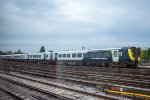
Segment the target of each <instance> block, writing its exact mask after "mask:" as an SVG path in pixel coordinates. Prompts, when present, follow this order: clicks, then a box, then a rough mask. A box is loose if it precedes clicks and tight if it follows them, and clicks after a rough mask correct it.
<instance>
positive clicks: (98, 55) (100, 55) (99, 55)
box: [95, 52, 103, 58]
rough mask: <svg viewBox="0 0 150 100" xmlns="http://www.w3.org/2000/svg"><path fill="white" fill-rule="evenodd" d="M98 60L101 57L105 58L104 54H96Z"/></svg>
mask: <svg viewBox="0 0 150 100" xmlns="http://www.w3.org/2000/svg"><path fill="white" fill-rule="evenodd" d="M95 56H96V58H101V57H103V53H101V52H98V53H96V55H95Z"/></svg>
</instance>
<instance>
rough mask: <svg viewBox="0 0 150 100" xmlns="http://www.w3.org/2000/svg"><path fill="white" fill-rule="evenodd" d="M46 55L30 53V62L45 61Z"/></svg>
mask: <svg viewBox="0 0 150 100" xmlns="http://www.w3.org/2000/svg"><path fill="white" fill-rule="evenodd" d="M44 55H45V54H44V53H28V56H29V60H44V59H45V57H44Z"/></svg>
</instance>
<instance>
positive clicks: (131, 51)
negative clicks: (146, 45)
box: [128, 47, 140, 66]
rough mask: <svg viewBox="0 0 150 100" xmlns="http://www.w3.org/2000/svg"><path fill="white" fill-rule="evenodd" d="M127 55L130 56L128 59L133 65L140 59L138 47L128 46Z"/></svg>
mask: <svg viewBox="0 0 150 100" xmlns="http://www.w3.org/2000/svg"><path fill="white" fill-rule="evenodd" d="M128 55H129V57H130V60H131V61H132V62H133V64H134V66H137V64H138V62H139V61H140V48H136V47H129V48H128Z"/></svg>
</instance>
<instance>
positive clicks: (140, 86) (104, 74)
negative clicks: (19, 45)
mask: <svg viewBox="0 0 150 100" xmlns="http://www.w3.org/2000/svg"><path fill="white" fill-rule="evenodd" d="M3 69H5V70H9V71H11V72H15V73H19V74H22V75H23V74H24V75H30V76H32V77H37V76H38V77H42V78H49V79H53V80H54V79H57V80H63V81H64V80H65V81H67V82H70V81H71V82H72V83H78V84H79V83H80V84H82V85H83V84H84V85H85V84H87V86H89V85H90V86H97V85H98V86H99V84H100V85H101V84H104V86H106V85H107V88H108V90H109V88H112V87H114V88H116V87H119V89H127V90H130V91H132V92H135V90H136V91H138V92H139V91H142V92H143V91H144V92H145V91H146V93H145V94H146V95H145V94H144V95H141V94H140V95H139V93H138V92H137V93H134V94H132V93H129V92H126V93H125V94H127V95H133V96H137V97H141V98H143V97H144V98H150V97H149V93H150V91H149V87H150V86H149V84H150V83H149V82H150V77H149V76H145V75H148V74H149V72H150V70H144V69H134V70H131V69H130V70H128V69H126V70H125V71H124V69H112V68H101V69H98V68H97V70H96V68H91V67H88V68H87V67H83V68H82V67H81V66H77V67H76V66H73V67H72V66H71V67H68V66H67V67H66V66H65V67H60V66H44V67H42V66H41V65H37V66H36V65H34V67H33V66H31V65H30V66H21V65H17V66H9V65H8V66H5V68H3ZM23 70H24V71H23ZM39 70H40V71H39ZM9 71H8V72H9ZM133 75H134V76H133ZM49 81H50V80H49ZM100 87H101V86H100ZM133 90H134V91H133ZM114 91H115V90H114ZM114 91H110V90H109V92H114ZM119 91H120V90H119ZM121 92H122V91H121ZM123 92H124V91H123ZM115 93H117V92H115ZM120 94H122V93H120Z"/></svg>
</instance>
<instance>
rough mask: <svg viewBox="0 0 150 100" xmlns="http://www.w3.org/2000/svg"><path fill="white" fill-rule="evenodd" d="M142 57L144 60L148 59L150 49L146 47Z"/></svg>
mask: <svg viewBox="0 0 150 100" xmlns="http://www.w3.org/2000/svg"><path fill="white" fill-rule="evenodd" d="M141 54H142V55H141V58H142V59H143V60H148V50H147V49H144V50H141Z"/></svg>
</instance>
